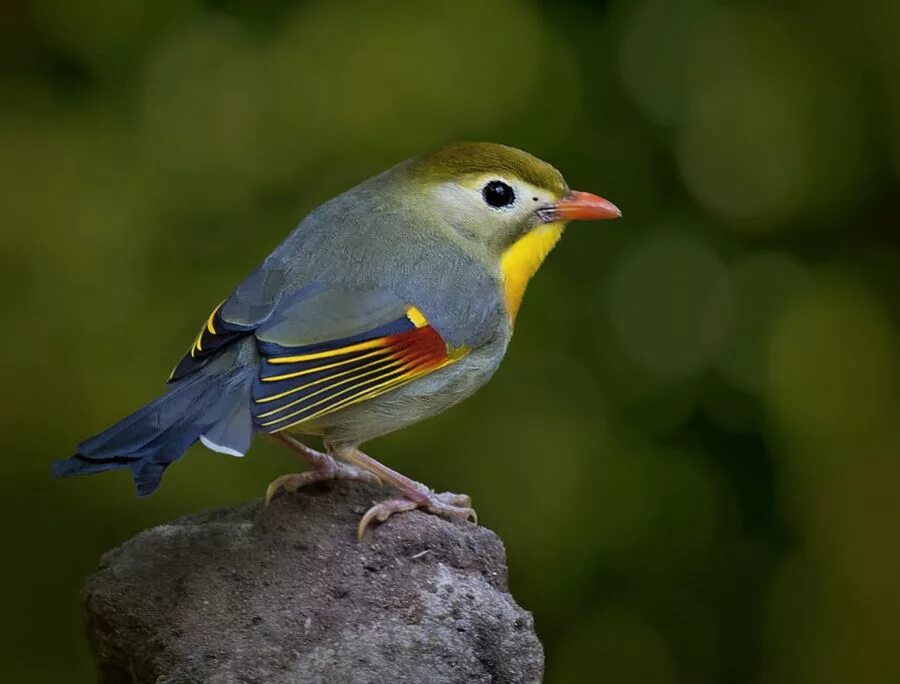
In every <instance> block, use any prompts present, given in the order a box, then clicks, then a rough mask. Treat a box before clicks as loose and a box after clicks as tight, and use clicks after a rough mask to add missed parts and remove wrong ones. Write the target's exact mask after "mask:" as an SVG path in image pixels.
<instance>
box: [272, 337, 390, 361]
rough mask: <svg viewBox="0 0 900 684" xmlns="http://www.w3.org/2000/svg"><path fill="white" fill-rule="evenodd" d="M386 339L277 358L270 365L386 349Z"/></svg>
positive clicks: (377, 338) (379, 338) (380, 338)
mask: <svg viewBox="0 0 900 684" xmlns="http://www.w3.org/2000/svg"><path fill="white" fill-rule="evenodd" d="M386 339H387V338H386V337H376V338H375V339H372V340H366V341H365V342H357V343H356V344H351V345H348V346H346V347H338V348H337V349H327V350H326V351H320V352H312V353H311V354H300V355H299V356H276V357H274V358H271V359H269V363H300V362H302V361H316V360H318V359H329V358H332V357H334V356H342V355H343V354H349V353H350V352H355V351H365V350H366V349H374V348H376V347H385V346H386V345H385V340H386Z"/></svg>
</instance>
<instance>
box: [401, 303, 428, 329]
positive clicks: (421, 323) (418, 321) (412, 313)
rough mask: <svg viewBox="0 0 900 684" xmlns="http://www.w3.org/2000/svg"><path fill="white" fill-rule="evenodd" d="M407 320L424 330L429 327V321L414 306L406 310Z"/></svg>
mask: <svg viewBox="0 0 900 684" xmlns="http://www.w3.org/2000/svg"><path fill="white" fill-rule="evenodd" d="M406 318H407V319H408V320H409V322H410V323H412V324H413V325H414V326H416V327H417V328H424V327H425V326H426V325H428V319H427V318H425V315H424V314H423V313H422V312H421V311H419V310H418V309H417V308H416V307H414V306H411V307H409V308H408V309H407V310H406Z"/></svg>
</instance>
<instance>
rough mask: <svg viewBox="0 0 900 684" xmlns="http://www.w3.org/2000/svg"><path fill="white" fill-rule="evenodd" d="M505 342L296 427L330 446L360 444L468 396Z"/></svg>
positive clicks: (485, 376) (491, 371)
mask: <svg viewBox="0 0 900 684" xmlns="http://www.w3.org/2000/svg"><path fill="white" fill-rule="evenodd" d="M507 342H508V338H506V337H504V338H502V339H497V340H495V341H493V342H490V343H488V344H486V345H484V346H483V347H481V348H479V349H476V350H475V351H473V352H471V353H470V354H468V355H467V356H466V357H464V358H462V359H460V360H459V361H457V362H456V363H454V364H452V365H449V366H446V367H445V368H441V369H440V370H437V371H435V372H433V373H430V374H429V375H426V376H424V377H421V378H418V379H417V380H414V381H413V382H410V383H409V384H407V385H404V386H402V387H398V388H397V389H395V390H392V391H390V392H386V393H385V394H382V395H379V396H377V397H375V398H373V399H369V400H367V401H364V402H361V403H359V404H354V405H351V406H348V407H347V408H344V409H341V410H340V411H335V412H334V413H332V414H328V415H326V416H323V417H322V418H321V419H320V420H318V421H315V422H314V423H304V424H300V425H298V426H297V427H296V430H297V431H298V432H304V433H307V434H318V435H322V436H323V438H324V440H325V441H326V442H329V443H332V444H353V445H356V444H361V443H362V442H365V441H367V440H370V439H373V438H375V437H379V436H381V435H385V434H387V433H389V432H393V431H395V430H399V429H400V428H403V427H406V426H408V425H412V424H413V423H416V422H418V421H420V420H424V419H425V418H430V417H431V416H434V415H437V414H438V413H441V412H442V411H445V410H446V409H448V408H450V407H451V406H453V405H454V404H457V403H459V402H460V401H462V400H463V399H466V398H467V397H469V396H471V395H472V394H473V393H474V392H475V391H476V390H477V389H478V388H479V387H481V386H482V385H484V384H485V383H486V382H487V381H488V380H490V378H491V376H492V375H493V374H494V372H495V371H496V370H497V367H498V366H499V365H500V360H501V359H502V358H503V355H504V353H505V352H506V345H507Z"/></svg>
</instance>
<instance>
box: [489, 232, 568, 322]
mask: <svg viewBox="0 0 900 684" xmlns="http://www.w3.org/2000/svg"><path fill="white" fill-rule="evenodd" d="M564 229H565V224H563V223H562V222H555V223H547V224H544V225H541V226H538V227H537V228H535V229H533V230H531V231H529V232H528V233H526V234H525V235H523V236H522V237H521V238H519V239H518V240H517V241H516V242H514V243H513V244H512V246H511V247H509V248H508V249H507V250H506V251H505V252H504V253H503V257H502V258H501V261H500V270H501V272H502V274H503V295H504V298H505V303H506V310H507V312H508V313H509V317H510V321H512V322H515V320H516V315H517V314H518V313H519V307H520V306H521V304H522V297H523V296H524V295H525V288H526V287H527V286H528V281H529V280H531V277H532V276H533V275H534V274H535V273H536V272H537V270H538V269H539V268H540V267H541V264H542V263H544V259H546V258H547V255H548V254H549V253H550V250H552V249H553V247H554V246H556V243H557V242H559V238H560V237H562V234H563V230H564Z"/></svg>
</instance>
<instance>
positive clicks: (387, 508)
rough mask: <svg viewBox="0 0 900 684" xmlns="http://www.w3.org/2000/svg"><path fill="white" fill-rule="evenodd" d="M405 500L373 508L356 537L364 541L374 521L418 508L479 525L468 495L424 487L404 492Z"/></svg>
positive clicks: (363, 519)
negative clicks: (438, 491)
mask: <svg viewBox="0 0 900 684" xmlns="http://www.w3.org/2000/svg"><path fill="white" fill-rule="evenodd" d="M404 493H405V495H406V496H404V497H403V498H396V499H388V500H387V501H382V502H380V503H377V504H375V505H374V506H372V507H371V508H370V509H369V510H368V511H366V514H365V515H364V516H363V517H362V520H360V521H359V527H358V528H357V529H356V536H357V538H359V539H362V537H363V535H364V534H365V533H366V528H367V527H368V526H369V523H371V522H372V521H373V520H377V521H378V522H384V521H385V520H387V519H388V518H390V517H391V516H392V515H394V513H404V512H406V511H412V510H415V509H417V508H419V509H422V510H423V511H426V512H428V513H431V514H433V515H439V516H441V517H442V518H447V519H448V520H471V521H472V522H474V523H475V524H476V525H477V524H478V514H477V513H476V512H475V509H474V508H472V499H470V498H469V496H468V495H467V494H454V493H452V492H441V493H437V492H433V491H431V490H430V489H428V488H427V487H425V486H424V485H421V489H420V488H416V489H412V490H409V491H406V492H404Z"/></svg>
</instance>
